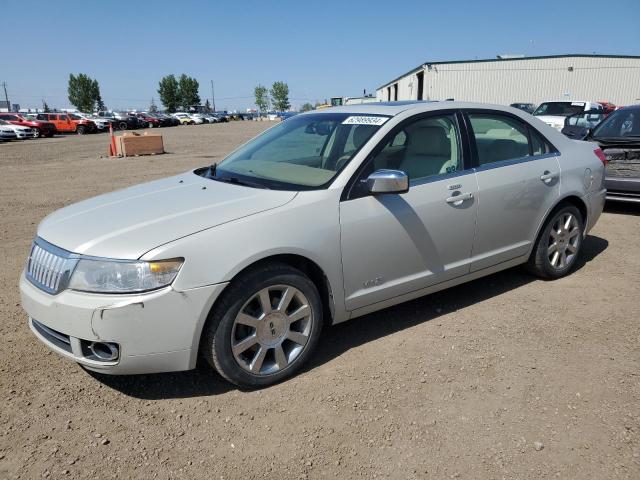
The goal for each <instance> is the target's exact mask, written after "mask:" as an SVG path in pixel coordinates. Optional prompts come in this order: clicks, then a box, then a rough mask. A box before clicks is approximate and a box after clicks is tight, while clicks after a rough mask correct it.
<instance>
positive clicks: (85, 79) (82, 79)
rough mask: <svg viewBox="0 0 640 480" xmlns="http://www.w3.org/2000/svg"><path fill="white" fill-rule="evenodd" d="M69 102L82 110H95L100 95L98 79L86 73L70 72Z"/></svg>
mask: <svg viewBox="0 0 640 480" xmlns="http://www.w3.org/2000/svg"><path fill="white" fill-rule="evenodd" d="M67 92H68V94H69V102H70V103H71V105H73V106H74V107H76V108H77V109H78V110H80V111H81V112H93V110H94V107H95V106H96V102H97V100H98V98H99V97H100V87H99V85H98V81H97V80H93V79H92V78H91V77H89V76H88V75H85V74H84V73H79V74H78V75H77V76H75V75H74V74H73V73H71V74H69V86H68V88H67Z"/></svg>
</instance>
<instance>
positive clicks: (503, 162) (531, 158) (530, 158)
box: [473, 152, 560, 172]
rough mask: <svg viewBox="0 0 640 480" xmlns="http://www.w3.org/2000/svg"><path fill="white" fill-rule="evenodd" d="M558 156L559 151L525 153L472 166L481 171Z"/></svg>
mask: <svg viewBox="0 0 640 480" xmlns="http://www.w3.org/2000/svg"><path fill="white" fill-rule="evenodd" d="M559 156H560V152H550V153H543V154H542V155H527V156H526V157H519V158H514V159H511V160H498V161H495V162H491V163H485V164H484V165H480V166H478V167H474V168H473V170H474V171H475V172H483V171H485V170H493V169H495V168H500V167H508V166H510V165H518V164H520V163H526V162H535V161H536V160H543V159H545V158H551V157H559Z"/></svg>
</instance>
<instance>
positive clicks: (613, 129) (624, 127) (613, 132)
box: [593, 109, 640, 138]
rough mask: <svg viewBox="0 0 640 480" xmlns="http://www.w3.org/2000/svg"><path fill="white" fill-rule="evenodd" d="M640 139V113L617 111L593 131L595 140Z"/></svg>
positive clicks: (634, 110)
mask: <svg viewBox="0 0 640 480" xmlns="http://www.w3.org/2000/svg"><path fill="white" fill-rule="evenodd" d="M616 137H640V111H638V110H637V109H622V110H616V111H615V112H613V113H612V114H611V115H609V116H608V117H607V118H606V119H605V120H603V121H602V123H600V124H599V125H598V126H597V128H596V129H595V130H594V131H593V138H616Z"/></svg>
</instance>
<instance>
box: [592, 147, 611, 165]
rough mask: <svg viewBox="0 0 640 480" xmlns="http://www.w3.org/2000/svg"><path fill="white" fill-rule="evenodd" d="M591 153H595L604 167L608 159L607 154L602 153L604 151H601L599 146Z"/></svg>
mask: <svg viewBox="0 0 640 480" xmlns="http://www.w3.org/2000/svg"><path fill="white" fill-rule="evenodd" d="M593 153H595V154H596V157H598V158H599V159H600V161H601V162H602V164H603V165H604V166H605V167H606V166H607V163H609V160H607V156H606V155H605V154H604V152H603V151H602V149H601V148H596V149H595V150H594V151H593Z"/></svg>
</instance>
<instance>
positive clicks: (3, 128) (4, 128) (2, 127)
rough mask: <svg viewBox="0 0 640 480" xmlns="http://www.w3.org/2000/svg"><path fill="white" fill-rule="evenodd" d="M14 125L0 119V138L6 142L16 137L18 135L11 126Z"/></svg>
mask: <svg viewBox="0 0 640 480" xmlns="http://www.w3.org/2000/svg"><path fill="white" fill-rule="evenodd" d="M15 126H16V125H13V124H12V123H9V122H7V121H5V120H0V140H2V141H3V142H6V141H9V140H15V139H16V138H18V136H17V135H16V131H15V130H14V129H13V127H15Z"/></svg>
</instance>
